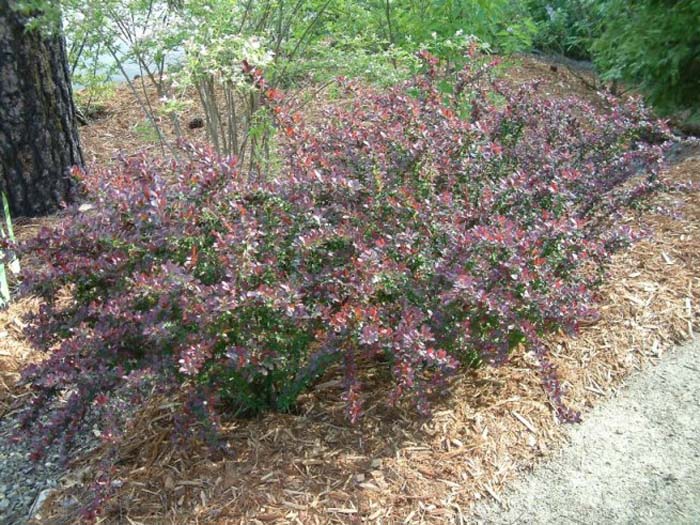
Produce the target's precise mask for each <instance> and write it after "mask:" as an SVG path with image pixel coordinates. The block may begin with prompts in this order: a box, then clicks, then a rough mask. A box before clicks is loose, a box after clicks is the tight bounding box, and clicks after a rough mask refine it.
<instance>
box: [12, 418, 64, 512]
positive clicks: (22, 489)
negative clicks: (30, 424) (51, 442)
mask: <svg viewBox="0 0 700 525" xmlns="http://www.w3.org/2000/svg"><path fill="white" fill-rule="evenodd" d="M12 433H13V421H11V420H9V419H3V420H0V525H20V524H22V523H25V522H26V521H27V518H28V517H29V514H30V509H31V508H32V505H33V504H34V502H35V501H37V498H39V496H40V494H42V493H43V494H44V496H45V495H47V494H48V492H49V491H50V490H51V489H52V488H53V487H55V486H56V485H57V483H58V479H59V478H60V477H61V475H62V474H63V472H64V469H63V468H62V467H61V465H60V464H59V458H58V454H57V453H55V452H53V451H49V453H48V454H47V457H46V458H45V459H44V460H43V461H41V462H38V463H35V462H32V461H30V460H29V452H30V450H29V446H28V443H27V442H26V441H20V442H18V443H13V442H12V441H11V439H10V437H11V435H12Z"/></svg>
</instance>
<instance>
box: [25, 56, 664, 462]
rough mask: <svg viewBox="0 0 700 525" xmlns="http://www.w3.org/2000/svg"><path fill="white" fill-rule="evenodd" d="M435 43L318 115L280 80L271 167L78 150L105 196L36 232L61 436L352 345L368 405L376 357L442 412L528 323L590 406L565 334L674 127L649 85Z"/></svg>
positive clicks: (245, 395)
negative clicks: (504, 79)
mask: <svg viewBox="0 0 700 525" xmlns="http://www.w3.org/2000/svg"><path fill="white" fill-rule="evenodd" d="M422 59H423V61H424V63H425V71H424V73H423V74H421V75H419V76H417V77H416V78H414V79H413V80H411V81H410V82H407V83H405V84H402V85H400V86H397V87H394V88H391V89H384V90H375V89H372V88H370V87H363V86H359V85H353V84H352V83H350V82H347V81H343V80H341V84H342V87H343V89H345V90H346V93H347V97H345V98H344V99H343V100H344V101H345V102H338V101H336V102H335V103H334V104H333V105H329V106H328V107H324V108H320V110H319V111H320V112H319V113H316V114H315V118H313V119H310V120H309V121H305V119H304V117H303V116H302V115H299V114H298V113H294V112H293V111H292V110H291V109H289V107H288V106H287V104H286V102H285V99H284V97H283V96H282V95H281V94H280V93H278V92H276V91H274V90H267V91H266V104H267V105H268V106H269V108H270V111H271V113H272V114H273V115H274V117H275V119H276V125H277V129H278V142H279V148H278V151H277V155H278V157H279V159H278V160H279V162H278V163H277V165H278V169H277V170H276V171H275V172H274V173H268V174H266V175H265V176H262V175H258V174H256V175H255V176H253V175H251V174H250V172H249V171H244V170H239V167H238V165H237V162H236V159H235V158H228V159H222V158H220V157H217V156H216V155H215V154H214V153H213V152H212V150H211V149H210V148H208V147H203V146H192V145H190V146H188V147H187V148H188V150H189V152H190V156H189V160H187V161H180V162H173V161H165V160H162V159H153V158H145V157H142V156H139V157H132V158H125V159H123V160H122V161H121V162H120V163H119V164H118V165H117V166H115V167H113V168H111V169H96V170H94V171H89V172H76V175H77V176H78V177H79V178H80V180H81V182H82V188H83V190H84V192H85V195H86V197H87V199H89V201H90V203H91V204H92V209H90V210H87V211H86V206H83V207H82V208H80V209H78V208H73V209H71V210H70V211H69V214H68V216H67V218H66V219H65V220H64V221H63V222H62V223H61V224H60V225H58V226H56V227H53V228H52V229H44V230H42V231H41V233H39V234H38V236H37V237H36V238H35V239H34V240H33V241H31V242H29V243H28V244H27V245H26V246H25V247H24V250H25V252H28V253H31V254H32V256H33V257H35V258H36V259H38V261H39V262H40V263H41V264H40V265H39V270H37V269H36V268H37V265H33V271H32V272H31V273H29V272H27V273H25V274H24V290H25V293H34V294H39V295H41V296H42V297H43V298H44V299H45V305H44V306H43V308H42V310H41V312H40V314H39V315H38V316H36V318H35V319H33V322H32V324H31V326H30V327H29V333H30V336H31V338H32V340H33V341H34V342H35V344H36V345H37V347H38V348H40V349H42V350H44V351H46V352H47V356H48V357H47V359H46V360H45V361H44V362H42V363H40V364H38V365H36V366H33V367H31V368H29V369H28V370H27V371H26V372H25V375H24V377H25V380H26V381H28V382H30V383H31V385H32V387H33V390H34V398H33V401H32V403H31V406H30V407H29V408H28V409H27V411H26V412H25V414H24V416H23V424H24V425H25V427H28V428H29V427H31V428H32V430H33V431H34V433H35V435H36V436H38V437H37V441H36V451H37V454H39V453H40V452H41V450H43V449H44V447H45V445H46V444H47V443H48V442H50V441H52V440H55V439H57V438H60V439H61V440H63V441H64V442H66V443H69V442H70V439H71V438H72V437H73V436H74V434H75V432H76V431H77V430H78V429H79V428H80V426H81V425H82V424H84V421H85V420H86V414H88V413H99V414H102V415H103V416H104V418H103V419H104V421H103V425H111V426H110V427H109V428H107V427H105V428H104V429H103V435H106V436H114V435H115V434H114V433H115V432H116V429H117V428H119V426H118V425H116V424H115V421H120V420H121V419H122V418H124V417H126V416H125V415H124V414H128V413H129V411H130V410H133V409H134V408H133V407H134V406H138V404H139V403H141V402H142V400H143V399H145V397H146V396H147V395H148V394H149V392H152V391H153V390H154V389H158V390H160V391H163V392H172V391H176V390H182V389H185V390H188V391H191V392H193V393H198V395H199V396H200V397H199V399H200V401H199V402H195V401H193V402H192V403H190V404H188V405H187V407H189V408H188V410H189V411H190V412H191V413H199V412H202V413H210V412H211V411H212V409H213V408H216V409H218V410H222V409H227V410H230V411H233V412H235V413H239V414H250V413H256V412H259V411H261V410H267V409H274V410H282V411H283V410H289V409H290V408H292V407H293V406H294V403H295V401H296V399H297V397H298V396H299V394H300V393H301V392H303V391H304V390H305V389H308V388H309V387H311V386H312V385H313V384H314V382H315V381H316V380H317V379H318V378H319V377H320V376H321V374H323V373H324V371H327V370H328V369H329V367H331V366H333V367H334V368H336V369H338V370H339V373H342V374H343V376H344V380H345V394H344V397H345V400H346V402H347V408H348V414H349V417H350V418H351V419H352V420H356V419H357V418H358V417H359V416H360V414H361V408H362V406H361V402H362V399H363V395H364V394H363V392H362V384H361V381H360V379H359V375H358V368H360V366H368V365H370V366H377V367H385V368H386V369H387V370H388V371H389V372H390V377H392V378H393V381H394V385H395V387H394V389H393V395H392V396H391V399H390V402H397V401H399V400H402V399H405V400H407V401H411V402H413V403H415V405H414V406H415V407H416V408H417V410H418V411H420V412H421V413H427V412H428V410H429V400H430V398H431V394H432V393H435V392H436V391H438V390H441V389H443V388H444V387H445V385H446V383H445V380H446V379H447V378H448V377H449V376H450V375H452V374H454V373H455V372H457V371H458V370H459V369H460V367H464V366H471V365H473V364H475V363H491V364H499V363H503V362H504V361H506V360H507V358H508V355H509V352H511V350H513V349H514V348H515V347H516V346H519V345H524V346H526V347H527V348H529V349H531V350H532V352H533V353H534V355H535V356H536V358H537V360H538V361H539V364H540V368H539V369H540V372H541V374H542V378H543V384H544V386H545V388H546V389H547V392H548V393H549V395H550V396H551V399H552V401H553V403H554V405H555V406H556V407H558V411H559V415H560V416H561V417H562V418H564V419H574V418H575V417H576V415H575V414H573V413H572V412H570V411H569V410H567V408H566V407H565V405H564V404H563V402H562V400H561V394H562V393H561V391H560V388H559V384H558V382H557V381H556V377H555V370H554V368H553V367H552V365H551V363H550V361H549V360H548V357H547V352H546V347H545V345H544V344H543V342H542V339H541V338H542V336H543V335H544V334H546V333H548V332H552V331H554V330H562V329H563V330H569V331H575V330H576V329H577V324H578V322H579V320H580V319H582V318H586V317H589V316H591V315H592V311H591V308H592V295H591V294H592V290H593V287H594V286H595V285H596V283H597V282H598V280H599V279H600V277H601V269H602V268H603V267H604V264H605V261H606V260H607V257H608V255H609V253H610V251H611V250H612V249H614V248H615V247H617V246H619V245H620V244H621V243H622V242H624V241H625V240H629V239H630V238H631V237H632V235H633V234H632V232H630V231H627V230H625V229H624V228H621V227H620V221H618V220H617V218H618V217H620V214H621V213H622V211H623V210H624V209H625V208H626V207H627V206H629V205H631V204H633V203H634V202H636V201H637V200H638V199H640V198H641V197H643V196H644V195H646V194H648V193H649V192H651V191H654V190H655V189H657V188H658V187H659V185H660V183H659V181H658V177H657V172H658V170H659V167H660V163H661V162H662V157H663V153H664V144H663V143H664V141H665V140H667V139H668V138H669V135H668V132H667V130H666V128H665V127H664V126H663V125H662V124H659V123H658V122H655V121H653V120H651V119H649V118H648V116H647V114H646V112H645V110H644V109H643V107H642V106H641V105H640V104H639V103H638V102H637V101H631V102H629V103H626V104H624V105H623V104H620V103H619V101H616V100H612V99H607V100H604V101H603V102H601V107H593V106H591V105H590V104H588V103H586V102H583V101H581V100H577V99H574V98H571V99H566V100H558V99H553V98H550V97H547V96H546V95H545V94H541V93H540V92H539V90H538V85H537V84H536V83H531V84H525V85H523V86H520V87H518V88H511V87H508V86H506V85H504V84H501V83H499V82H498V81H495V80H492V79H490V67H491V65H489V64H482V63H479V62H478V61H477V60H476V59H475V60H473V61H472V62H470V63H469V64H468V65H467V66H466V67H465V68H464V69H463V70H461V71H459V72H458V73H456V74H454V75H453V76H452V77H449V78H448V77H447V76H445V75H443V74H442V73H441V70H440V65H439V64H438V63H437V60H436V59H435V58H433V57H432V56H430V55H429V54H427V53H423V54H422ZM246 73H247V74H248V75H250V77H251V80H252V81H253V82H255V83H257V84H258V85H259V86H261V87H263V88H265V85H264V82H263V81H262V78H261V73H260V72H259V71H258V70H255V69H252V68H250V67H246ZM265 89H266V88H265ZM81 210H83V211H81ZM372 364H373V365H372Z"/></svg>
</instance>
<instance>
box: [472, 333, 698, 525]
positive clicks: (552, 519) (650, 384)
mask: <svg viewBox="0 0 700 525" xmlns="http://www.w3.org/2000/svg"><path fill="white" fill-rule="evenodd" d="M698 363H700V339H696V340H695V341H694V342H692V343H691V344H689V345H688V346H685V347H682V348H679V349H677V350H676V351H674V352H673V353H672V354H671V355H668V356H667V357H666V358H665V359H664V360H663V361H662V362H661V363H660V364H659V365H658V366H656V367H652V368H648V369H647V370H645V371H644V372H642V373H640V374H637V375H635V376H634V377H632V378H631V379H630V381H629V382H628V384H627V385H626V387H625V388H624V390H623V391H621V392H620V394H619V395H618V396H617V397H615V398H614V399H612V400H610V401H609V402H607V403H605V404H603V405H600V406H599V407H597V408H596V409H594V410H593V411H592V412H591V413H590V414H588V416H587V417H586V420H585V422H584V423H583V424H581V425H579V426H575V427H571V432H570V442H569V444H568V445H567V446H566V447H564V448H562V449H561V451H560V452H559V454H558V456H557V457H556V458H555V459H553V460H552V461H549V462H547V463H545V464H542V465H541V466H540V467H538V468H536V469H535V470H534V472H532V474H531V475H529V476H527V477H525V478H524V479H522V480H520V481H519V482H518V483H516V484H514V485H513V487H512V488H511V489H510V490H508V492H507V493H506V494H504V495H502V496H501V502H498V503H493V504H490V505H485V504H481V505H479V506H478V508H477V510H476V512H475V514H474V519H475V521H476V522H477V523H484V524H486V523H488V524H493V525H500V524H502V525H506V524H513V523H528V524H532V525H536V524H543V525H544V524H550V523H561V524H567V523H571V524H575V523H607V524H616V523H620V524H622V523H635V524H640V525H642V524H649V525H652V524H658V523H674V524H686V523H687V524H691V523H700V449H698V446H697V445H698V436H700V416H698V408H699V407H700V365H699V364H698Z"/></svg>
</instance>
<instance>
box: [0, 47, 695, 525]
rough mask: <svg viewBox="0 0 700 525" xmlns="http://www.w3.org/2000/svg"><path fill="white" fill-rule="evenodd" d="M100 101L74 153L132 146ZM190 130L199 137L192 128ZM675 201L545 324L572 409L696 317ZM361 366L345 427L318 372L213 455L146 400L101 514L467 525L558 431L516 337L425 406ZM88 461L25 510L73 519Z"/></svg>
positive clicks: (174, 519)
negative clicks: (587, 290) (67, 503)
mask: <svg viewBox="0 0 700 525" xmlns="http://www.w3.org/2000/svg"><path fill="white" fill-rule="evenodd" d="M512 71H513V73H512V77H511V78H512V80H513V81H520V80H522V79H524V78H527V77H528V76H530V75H532V74H533V71H534V72H535V73H536V74H537V75H538V76H544V77H545V88H546V89H550V90H551V92H552V93H553V94H556V95H560V94H564V93H570V92H571V91H572V90H573V91H582V90H583V88H581V84H580V83H581V81H580V79H578V78H577V77H576V76H569V75H568V74H567V73H566V72H565V71H562V70H561V68H560V69H558V70H557V71H554V70H552V69H551V68H550V67H549V66H548V65H546V64H540V63H538V62H537V61H536V60H534V59H528V58H525V59H522V63H521V64H519V65H518V66H516V67H515V68H513V69H512ZM574 85H575V86H574ZM119 89H123V88H119ZM579 94H580V93H579ZM587 94H588V96H589V97H595V94H592V93H590V92H587ZM108 114H109V116H107V117H105V118H104V120H101V121H99V122H96V123H93V124H91V125H89V126H87V127H84V128H83V129H82V138H83V143H84V145H85V148H86V150H87V151H88V157H89V158H92V159H94V160H95V161H96V162H98V163H104V162H106V161H107V160H108V159H109V158H111V157H113V156H114V153H115V151H116V150H118V149H123V150H124V151H128V152H133V151H134V150H135V149H140V148H142V147H143V146H144V144H143V142H142V141H140V139H139V138H138V137H137V136H136V135H132V134H131V132H130V130H131V129H132V128H131V127H130V126H133V123H134V122H137V121H140V120H143V117H142V115H141V114H140V111H139V110H138V108H137V107H136V106H135V105H134V104H133V102H132V103H131V105H130V103H129V95H128V92H126V90H124V91H123V92H121V93H119V92H118V94H117V96H116V97H115V103H114V106H113V107H110V108H109V111H108ZM190 133H193V134H194V135H193V136H194V137H198V138H200V139H201V138H203V130H201V129H199V130H193V131H191V132H190ZM197 134H201V136H200V135H197ZM147 147H155V146H153V145H150V146H149V145H147ZM694 154H695V156H690V157H689V158H687V159H685V160H683V161H680V162H678V163H677V164H676V165H675V166H674V167H673V168H671V169H669V170H668V171H667V172H666V173H665V176H666V177H668V178H670V179H673V180H692V181H694V182H700V151H695V152H694ZM674 203H679V204H682V207H681V208H679V209H680V211H681V213H682V215H683V216H682V217H679V218H672V217H670V216H669V215H667V214H664V213H656V212H654V211H647V212H645V213H637V214H630V215H629V217H628V219H627V220H628V221H629V222H630V224H631V225H638V226H646V227H650V228H651V229H652V230H653V232H654V233H653V235H652V236H650V238H648V239H647V240H644V241H641V242H638V243H637V244H635V245H634V246H633V247H631V248H630V249H628V250H626V251H623V252H620V253H619V254H617V255H616V256H615V257H614V260H613V262H612V264H611V266H610V268H609V276H608V280H607V284H606V285H604V286H603V287H602V288H601V290H600V297H599V310H600V312H601V318H600V320H599V321H598V322H595V323H592V324H590V325H588V326H585V327H583V328H582V330H581V333H580V334H579V335H578V336H577V337H569V336H566V335H564V334H555V335H553V336H552V337H550V338H549V340H548V344H549V346H550V349H551V351H552V355H553V361H554V362H555V364H556V365H557V367H558V369H559V374H560V377H561V380H562V383H563V385H564V387H565V390H566V396H565V397H566V402H567V403H568V404H569V405H570V406H572V407H574V408H576V409H579V410H581V411H582V412H583V414H584V418H585V413H586V411H587V410H588V409H590V407H592V406H593V405H595V404H598V403H600V402H601V401H603V400H605V399H606V398H607V397H609V396H610V395H612V394H614V392H615V390H616V389H617V388H619V386H620V385H621V383H622V380H623V379H624V378H625V377H626V376H627V375H628V374H630V373H631V372H633V371H635V370H638V369H640V368H643V367H646V366H650V365H651V364H653V362H654V361H656V360H658V359H659V358H661V357H662V355H663V353H664V352H666V351H668V350H670V349H671V348H673V347H674V346H675V345H676V344H678V343H679V342H681V341H683V340H686V339H688V338H690V337H692V336H693V335H694V333H693V330H694V328H695V327H697V326H698V320H699V318H700V309H699V308H698V305H699V304H700V270H699V269H700V198H699V195H698V193H697V192H696V193H686V194H683V195H680V194H673V195H669V194H663V195H658V196H656V197H655V199H654V202H653V203H652V204H653V205H654V206H657V207H664V208H668V207H671V206H672V205H674ZM32 227H35V226H33V225H26V226H24V228H32ZM19 229H20V230H21V229H22V227H20V228H19ZM37 307H38V302H37V301H35V300H31V299H27V300H23V301H19V302H17V303H15V304H14V305H12V307H11V308H10V309H8V310H7V311H5V312H2V313H0V415H2V414H3V413H6V412H7V410H8V407H9V406H10V402H11V401H12V400H13V399H15V400H16V398H17V397H21V396H26V391H24V390H22V389H17V387H16V386H13V385H14V383H15V382H16V378H17V377H18V376H17V372H18V370H19V368H20V367H21V366H23V365H24V364H25V363H26V362H28V361H30V360H31V359H35V358H36V356H34V355H33V353H32V351H31V350H30V348H29V347H28V345H27V343H26V341H24V339H23V338H22V335H21V329H20V328H21V326H20V324H18V323H20V322H21V321H19V319H20V318H21V316H22V315H23V314H26V313H29V312H31V311H33V309H34V308H37ZM373 374H377V372H376V371H373V370H372V369H370V368H368V369H367V370H365V375H366V376H367V377H368V378H369V379H370V380H372V379H373V380H374V382H375V383H376V387H375V388H373V389H372V390H371V392H372V395H373V397H374V401H372V400H370V401H369V402H368V403H367V406H366V413H365V416H364V418H363V419H362V421H361V422H360V423H359V424H358V425H355V426H352V425H350V424H349V423H348V422H347V421H346V419H345V415H344V411H343V403H342V401H340V392H341V388H342V385H341V383H340V382H339V381H338V380H336V379H335V378H333V377H332V376H329V377H328V378H327V380H326V381H325V382H324V383H323V384H321V385H319V386H318V387H317V388H315V389H314V390H313V392H311V393H309V394H306V395H305V396H304V397H303V399H302V400H301V402H300V405H299V412H298V413H297V414H295V415H290V414H286V415H285V414H268V415H266V416H264V417H261V418H258V419H253V420H236V421H228V422H225V423H224V433H223V435H224V439H225V440H226V441H227V442H228V443H230V446H231V449H232V450H233V451H234V453H233V455H232V456H231V457H225V458H224V457H212V456H211V455H210V454H209V452H208V450H207V449H206V447H204V446H203V445H202V446H201V447H194V448H192V449H187V450H183V449H182V448H181V447H178V446H177V445H175V444H173V443H171V441H170V440H169V433H170V429H171V428H172V425H173V415H174V414H175V413H176V412H177V410H178V406H179V404H178V403H179V401H178V400H177V399H155V400H153V401H152V403H151V405H150V406H149V407H147V408H146V409H145V410H144V411H143V412H141V413H140V414H138V416H137V417H136V420H135V421H134V422H133V424H132V426H131V428H130V429H129V431H128V433H127V439H126V440H125V441H124V443H123V444H122V445H121V446H120V449H119V458H120V459H119V462H118V466H117V473H116V479H117V480H119V483H118V484H117V485H118V488H117V489H116V494H115V497H114V499H113V500H111V502H110V503H109V504H108V506H107V509H106V513H105V516H104V518H103V519H102V520H101V523H115V524H116V523H131V524H137V523H153V524H156V523H173V524H186V523H199V524H224V523H226V524H234V523H241V524H261V523H265V524H267V523H271V524H283V523H284V524H287V523H300V524H301V523H303V524H312V523H313V524H316V523H318V524H321V523H324V524H325V523H328V524H331V523H338V524H347V523H376V524H380V523H381V524H400V523H407V524H408V523H412V524H413V523H435V524H438V523H456V524H461V523H469V522H470V518H469V516H470V509H471V507H472V505H473V504H474V503H475V502H476V501H478V500H480V499H484V498H492V499H495V500H497V501H498V500H499V498H500V496H499V493H500V491H501V490H502V489H503V487H504V486H505V485H506V484H507V483H508V482H510V481H512V480H513V479H514V478H516V477H517V476H519V475H520V474H521V473H523V472H525V471H527V470H529V469H531V468H532V467H533V465H535V464H536V463H537V462H540V461H542V460H543V459H545V458H547V457H548V456H550V455H551V454H552V453H553V452H554V451H555V450H557V449H558V447H559V446H560V445H561V443H562V442H563V440H565V439H566V427H565V426H562V425H560V424H559V423H558V422H557V420H556V419H555V417H554V415H553V410H552V407H551V406H550V405H549V401H548V397H547V396H546V394H545V392H544V391H543V389H542V385H541V381H540V378H539V376H538V374H537V372H536V367H535V365H534V358H533V356H532V355H530V354H529V353H527V352H524V351H522V350H521V351H516V352H515V353H514V355H513V356H512V358H511V359H510V362H509V364H508V365H507V366H503V367H501V368H483V369H478V370H474V371H471V372H469V373H468V374H466V375H463V376H461V377H458V378H456V379H455V380H454V381H453V384H452V388H451V393H450V395H449V397H448V398H446V399H441V400H437V401H436V403H435V406H434V414H433V417H432V418H431V419H429V420H424V419H419V418H418V417H417V416H415V415H414V413H413V412H412V411H410V410H408V409H405V407H401V406H399V407H397V408H394V409H390V408H387V407H385V406H383V402H382V400H383V399H384V398H385V396H386V395H387V393H388V386H387V385H386V384H385V382H383V381H382V378H381V377H374V376H373ZM368 391H370V390H369V389H368ZM98 463H99V454H94V455H92V456H90V457H88V458H78V460H77V461H76V462H75V464H74V465H73V471H72V473H71V474H69V476H68V477H67V478H66V479H64V480H63V487H64V488H63V490H61V491H60V492H58V493H56V494H55V495H54V496H53V497H52V498H51V499H50V503H49V505H47V506H45V507H44V509H43V511H42V512H41V515H42V519H41V520H36V522H37V523H54V524H59V523H61V524H68V523H74V522H75V520H76V516H75V515H72V514H71V513H70V512H69V510H66V508H65V507H64V506H63V505H62V504H61V502H62V501H64V500H65V499H66V498H68V497H69V496H73V497H77V498H78V499H79V500H80V499H82V498H85V497H86V496H88V494H87V486H86V484H85V482H86V481H87V480H90V479H91V476H92V475H93V474H94V471H95V468H97V467H96V466H97V465H98Z"/></svg>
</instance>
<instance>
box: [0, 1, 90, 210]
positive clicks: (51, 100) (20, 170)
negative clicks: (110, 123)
mask: <svg viewBox="0 0 700 525" xmlns="http://www.w3.org/2000/svg"><path fill="white" fill-rule="evenodd" d="M14 5H15V2H14V0H0V190H1V191H4V192H5V193H6V194H7V197H8V200H9V201H10V209H11V211H12V214H13V215H14V216H25V217H34V216H37V215H45V214H48V213H52V212H54V211H56V210H58V209H59V208H60V207H61V206H62V205H63V204H64V203H68V202H70V200H71V198H72V196H73V189H74V182H73V180H72V178H71V175H70V168H71V167H72V166H73V165H82V161H83V159H82V153H81V151H80V142H79V138H78V130H77V124H76V116H75V106H74V105H73V93H72V91H71V84H70V75H69V72H68V65H67V59H66V48H65V42H64V39H63V35H62V34H60V32H58V31H56V32H53V33H51V32H48V31H42V30H40V29H37V28H31V29H29V30H28V29H27V27H26V26H27V18H26V17H25V16H24V15H22V14H20V13H18V12H16V11H15V10H14V9H13V7H14Z"/></svg>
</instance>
